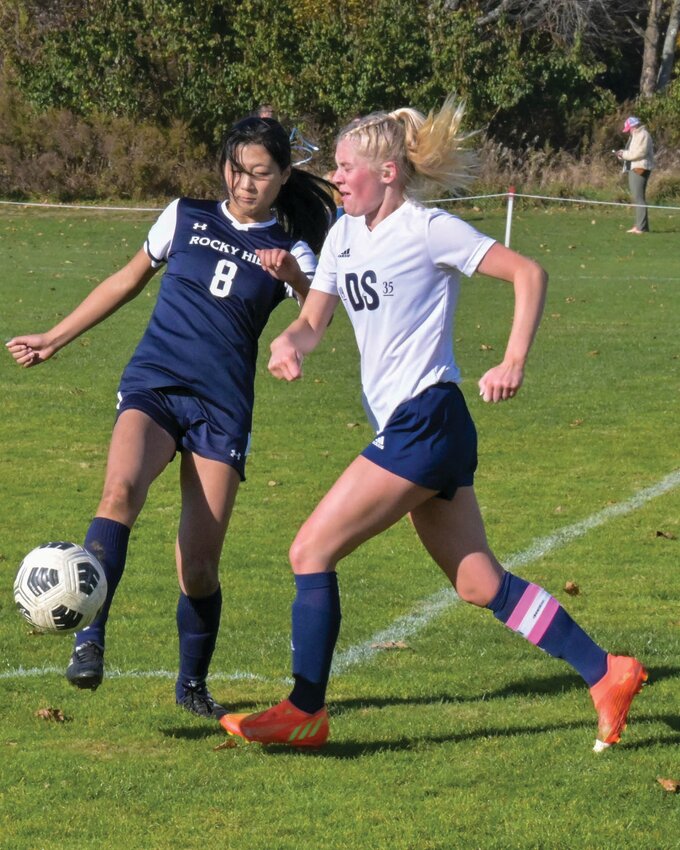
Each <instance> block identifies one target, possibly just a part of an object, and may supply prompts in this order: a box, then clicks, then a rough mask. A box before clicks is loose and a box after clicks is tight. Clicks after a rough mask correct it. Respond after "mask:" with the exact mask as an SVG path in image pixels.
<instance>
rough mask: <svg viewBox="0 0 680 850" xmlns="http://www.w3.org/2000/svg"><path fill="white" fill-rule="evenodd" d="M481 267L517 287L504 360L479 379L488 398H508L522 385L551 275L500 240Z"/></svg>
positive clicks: (485, 397) (489, 399)
mask: <svg viewBox="0 0 680 850" xmlns="http://www.w3.org/2000/svg"><path fill="white" fill-rule="evenodd" d="M477 271H478V272H480V273H481V274H485V275H489V276H490V277H496V278H499V279H500V280H507V281H509V282H510V283H512V284H513V286H514V289H515V311H514V316H513V320H512V328H511V329H510V336H509V338H508V344H507V346H506V349H505V355H504V357H503V361H502V362H501V363H499V364H498V365H497V366H494V367H493V368H491V369H489V371H488V372H486V373H485V374H484V375H482V377H481V379H480V381H479V394H480V395H481V396H482V398H483V399H484V401H492V402H498V401H505V400H506V399H509V398H513V396H515V394H516V393H517V391H518V390H519V388H520V387H521V386H522V381H523V380H524V366H525V364H526V360H527V357H528V355H529V349H530V348H531V345H532V343H533V341H534V337H535V335H536V331H537V330H538V325H539V323H540V321H541V316H542V315H543V306H544V304H545V294H546V289H547V285H548V275H547V273H546V272H545V270H544V269H543V268H542V267H541V266H539V264H538V263H536V262H534V260H530V259H529V258H528V257H523V256H522V255H521V254H517V253H516V252H515V251H511V250H510V249H509V248H505V247H504V246H503V245H500V244H498V243H497V244H495V245H493V246H492V247H491V248H490V249H489V251H488V252H487V253H486V255H485V256H484V258H483V260H482V262H481V263H480V264H479V267H478V268H477Z"/></svg>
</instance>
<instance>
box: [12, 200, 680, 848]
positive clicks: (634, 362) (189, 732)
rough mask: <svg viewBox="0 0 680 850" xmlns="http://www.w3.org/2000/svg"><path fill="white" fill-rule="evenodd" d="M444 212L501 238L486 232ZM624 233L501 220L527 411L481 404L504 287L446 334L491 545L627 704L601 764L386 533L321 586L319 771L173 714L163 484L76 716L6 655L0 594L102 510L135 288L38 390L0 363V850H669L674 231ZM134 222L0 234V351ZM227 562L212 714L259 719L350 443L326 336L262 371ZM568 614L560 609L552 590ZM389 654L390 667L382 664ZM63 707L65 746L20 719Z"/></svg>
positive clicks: (552, 677)
mask: <svg viewBox="0 0 680 850" xmlns="http://www.w3.org/2000/svg"><path fill="white" fill-rule="evenodd" d="M462 214H463V217H464V218H466V219H468V220H470V221H471V222H472V223H474V224H475V225H476V226H477V227H479V228H480V229H482V230H485V231H486V232H489V233H491V234H492V235H495V236H498V237H501V238H502V236H503V233H504V225H505V222H504V212H503V211H502V210H494V209H489V210H479V209H470V208H468V209H467V210H465V211H464V212H463V213H462ZM630 217H631V216H630V212H629V211H628V210H623V211H621V210H616V211H614V212H610V211H605V210H603V209H602V208H598V209H596V210H595V211H593V209H587V208H585V209H574V208H570V209H558V208H555V207H547V208H545V209H524V208H522V207H521V206H519V207H518V208H517V211H516V216H515V220H514V224H513V247H516V248H517V249H518V250H520V251H522V252H524V253H527V254H530V255H532V256H534V257H536V258H537V259H539V260H540V261H541V262H542V263H543V264H544V265H545V266H546V268H547V269H548V271H549V272H550V275H551V283H550V294H549V299H548V304H547V308H546V314H545V319H544V322H543V325H542V328H541V330H540V332H539V336H538V338H537V342H536V345H535V349H534V352H533V355H532V358H531V360H530V364H529V368H528V373H527V379H526V384H525V386H524V388H523V390H522V392H521V393H520V394H519V396H518V397H517V398H516V399H515V400H514V401H512V402H511V403H508V404H504V405H500V406H491V405H484V404H483V403H482V402H481V401H480V399H479V398H478V397H477V392H476V380H477V378H478V377H479V376H480V375H481V374H482V373H483V371H484V370H485V369H486V368H488V366H489V365H491V364H492V363H493V362H494V361H496V360H497V359H499V358H500V357H501V356H502V350H503V346H504V342H505V338H506V334H507V330H508V327H509V321H510V311H511V307H512V299H511V292H510V288H509V287H507V286H504V285H503V284H500V283H497V282H495V281H489V280H485V279H482V278H479V279H474V280H473V281H472V282H465V283H464V288H463V296H462V303H461V306H460V309H459V314H458V322H457V328H456V347H457V355H458V359H459V361H460V363H461V366H462V369H463V372H464V376H465V380H464V382H463V385H462V387H463V390H464V392H465V394H466V397H467V399H468V403H469V405H470V407H471V410H472V413H473V416H474V417H475V420H476V423H477V427H478V430H479V432H480V469H479V472H478V478H477V492H478V496H479V499H480V503H481V504H482V507H483V510H484V513H485V517H486V520H487V524H488V534H489V538H490V541H491V543H492V545H493V547H494V548H495V550H496V551H497V553H498V554H499V556H500V557H501V558H503V559H505V560H506V562H508V563H509V564H511V565H513V568H514V569H515V570H516V571H517V572H519V573H520V574H522V575H524V576H525V577H526V578H529V579H531V580H534V581H537V582H539V583H540V584H542V585H544V586H545V587H547V588H548V589H549V590H550V591H551V592H552V593H554V595H555V596H557V597H558V599H560V601H562V602H563V603H564V604H565V605H566V607H567V608H568V610H570V612H571V613H572V614H573V615H574V616H575V617H576V619H577V620H578V621H579V622H580V623H581V624H582V625H583V626H584V627H585V628H586V629H587V630H589V631H590V633H591V634H592V635H593V637H594V638H595V639H596V640H598V641H599V642H600V643H601V644H602V645H604V646H605V647H607V648H608V649H610V650H611V651H615V652H625V653H632V654H636V655H637V656H638V657H640V658H641V659H642V660H643V661H644V663H645V664H646V665H647V666H648V668H649V672H650V682H649V684H648V686H647V687H646V688H645V689H644V691H643V693H642V694H641V696H640V697H639V698H638V699H637V700H636V702H635V703H634V706H633V709H632V712H631V718H630V725H629V729H628V731H627V733H626V734H625V736H624V739H623V741H622V743H621V744H620V745H619V746H617V747H615V748H613V749H612V750H610V751H608V752H606V753H604V754H602V755H595V754H594V753H592V752H591V747H592V744H593V740H594V734H595V715H594V711H593V709H592V705H591V702H590V698H589V695H588V692H587V690H586V688H585V686H584V685H583V683H582V682H581V680H580V679H579V677H578V676H577V675H576V674H574V673H573V672H572V670H571V668H569V667H567V666H566V665H565V664H564V663H562V662H560V661H555V660H552V659H550V658H548V657H547V656H545V655H543V654H542V653H541V652H539V651H538V650H536V649H535V648H534V647H532V646H530V645H528V644H527V643H526V642H524V641H523V640H521V639H520V638H518V637H517V636H516V635H513V634H511V633H510V632H509V631H507V630H506V629H504V628H502V627H501V626H500V625H499V624H498V623H497V622H496V621H495V620H494V619H493V617H491V615H490V614H489V613H488V612H486V611H479V610H476V609H473V608H471V607H466V606H464V605H463V604H457V603H456V601H455V598H453V597H452V596H450V595H448V594H446V593H445V592H444V588H445V583H444V581H443V578H442V576H441V575H440V574H439V573H438V571H437V570H436V568H435V567H434V566H433V565H432V563H431V562H430V561H429V559H428V557H427V555H426V554H425V553H424V551H423V550H422V549H421V548H420V547H419V545H418V543H417V541H416V539H415V536H414V534H413V532H412V530H411V528H410V526H409V524H408V522H407V521H403V522H401V523H399V524H398V525H397V526H396V527H394V528H393V529H391V530H390V531H389V532H387V533H386V534H384V535H383V536H382V537H380V538H379V539H377V540H374V541H371V542H370V543H369V544H367V545H366V546H364V547H363V548H362V549H360V550H359V551H358V552H356V553H354V554H353V555H352V556H351V557H349V558H348V559H347V560H346V561H345V562H344V563H343V564H342V566H341V568H340V583H341V593H342V598H343V614H344V619H343V627H342V632H341V636H340V641H339V645H338V650H337V655H336V675H335V676H334V678H333V679H332V681H331V686H330V689H329V707H330V711H331V715H332V719H331V733H332V739H331V741H330V743H329V745H328V746H327V747H326V748H325V749H323V750H321V751H319V752H308V753H305V752H302V753H301V752H295V751H289V750H285V749H281V748H269V749H262V748H260V747H258V746H256V745H254V746H245V745H244V746H236V747H234V748H229V749H216V747H218V745H220V744H221V743H223V741H224V740H225V736H224V735H223V733H222V731H221V729H220V728H219V727H218V726H217V725H216V724H215V725H213V724H211V723H207V722H206V721H201V720H199V719H195V718H193V717H191V716H190V715H188V714H186V713H184V712H181V711H180V710H179V709H176V708H175V706H174V687H173V685H174V671H175V669H176V664H177V658H176V655H177V649H176V633H175V624H174V616H175V614H174V611H175V604H176V598H177V590H176V582H175V578H174V565H173V542H174V533H175V524H176V519H177V513H178V507H177V503H178V495H177V464H173V465H172V466H171V467H170V468H169V469H168V470H167V471H166V473H165V474H164V475H163V476H162V478H161V479H160V480H159V481H158V482H157V484H156V485H155V486H154V488H153V490H152V492H151V495H150V498H149V501H148V503H147V506H146V508H145V510H144V512H143V513H142V516H141V518H140V520H139V523H138V525H137V526H136V527H135V530H134V532H133V537H132V542H131V549H130V557H129V561H128V570H127V573H126V577H125V580H124V581H123V583H122V585H121V588H120V590H119V593H118V595H117V597H116V601H115V603H114V607H113V615H112V619H111V621H110V625H109V629H108V646H107V678H106V680H105V682H104V685H103V686H102V687H101V688H100V689H99V690H98V691H97V692H96V693H89V692H85V693H81V692H78V691H76V690H74V689H73V688H71V687H70V686H68V684H67V683H66V682H65V680H64V678H63V669H64V667H65V663H66V661H67V659H68V655H69V654H70V647H71V641H70V639H69V638H53V637H49V636H39V635H34V634H29V632H28V629H27V626H26V625H25V624H24V622H23V621H22V619H21V618H20V617H19V616H18V614H17V613H16V611H15V608H14V603H13V600H12V592H11V588H12V581H13V578H14V573H15V571H16V568H17V565H18V563H19V561H20V560H21V558H22V556H23V555H24V554H25V553H26V552H27V551H28V550H29V549H31V548H32V547H33V546H35V545H37V544H39V543H41V542H44V541H45V540H48V539H58V538H62V539H74V540H81V539H82V537H83V536H84V534H85V531H86V528H87V525H88V523H89V520H90V517H91V514H92V511H93V510H94V508H95V506H96V504H97V501H98V497H99V490H100V487H101V482H102V476H103V467H104V463H105V458H106V449H107V444H108V438H109V434H110V428H111V424H112V419H113V408H114V403H115V391H116V388H117V382H118V378H119V375H120V372H121V370H122V368H123V366H124V364H125V362H126V360H127V359H128V357H129V355H130V353H131V351H132V349H133V346H134V344H135V342H136V340H137V338H138V337H139V335H140V333H141V331H142V329H143V327H144V325H145V322H146V320H147V317H148V315H149V311H150V308H151V304H152V300H153V296H154V294H155V291H156V286H157V283H156V282H152V284H151V285H150V287H149V293H148V295H147V294H146V293H145V294H143V295H142V296H141V297H140V298H138V299H137V300H136V301H135V302H133V303H132V304H130V305H128V306H127V307H125V308H123V310H122V311H121V312H119V313H118V314H116V315H115V316H114V317H112V318H111V319H110V320H108V321H107V322H106V323H104V324H103V325H101V326H100V327H98V328H96V329H94V330H92V331H91V332H89V333H87V334H86V335H85V336H84V337H82V338H81V339H80V340H78V341H76V342H75V343H73V344H72V346H71V347H70V348H67V349H65V350H64V351H62V352H61V353H60V354H59V356H58V357H56V358H55V359H54V360H52V361H51V362H50V363H48V364H46V365H44V366H41V367H39V368H36V369H31V370H25V371H23V370H19V369H18V368H17V367H16V366H15V364H14V363H13V361H12V360H11V358H10V357H9V356H8V355H7V354H4V355H3V357H2V358H0V392H1V393H2V396H1V397H2V417H1V418H0V446H1V448H0V517H1V526H0V589H1V592H0V718H1V721H0V723H1V726H0V753H1V755H0V758H1V760H2V767H1V768H0V848H2V850H5V848H7V850H9V848H12V850H40V848H46V850H72V848H95V847H97V848H112V850H119V848H125V850H137V848H139V850H142V849H143V850H165V848H172V847H185V848H229V850H318V848H321V850H340V848H343V849H344V848H351V850H364V849H365V850H383V848H384V850H388V848H389V850H407V848H408V850H435V849H436V850H449V848H466V849H467V848H484V850H486V849H487V848H489V849H490V848H498V850H501V848H504V849H505V850H507V848H522V850H527V848H536V850H538V848H541V850H543V848H545V850H553V848H554V849H555V850H557V848H564V849H565V850H577V849H579V850H580V848H585V849H586V850H591V848H612V850H613V848H636V850H637V849H638V848H642V850H672V848H678V847H680V794H673V793H670V792H668V791H665V790H664V789H663V788H662V786H661V785H660V784H659V782H658V781H657V780H658V778H659V777H661V778H670V779H675V780H680V757H679V756H678V752H679V749H678V744H680V711H679V709H678V705H679V704H680V660H679V649H680V608H679V606H678V602H679V600H680V571H679V569H678V567H679V554H680V524H679V521H678V517H679V515H680V471H679V468H680V451H679V447H680V416H679V415H678V389H679V380H678V379H679V375H680V343H679V342H678V325H679V318H680V298H679V294H678V293H679V292H680V271H679V270H678V262H677V256H678V249H677V246H678V234H679V233H680V215H679V214H677V213H675V214H672V213H666V214H665V215H662V214H661V213H659V212H658V211H657V212H655V213H654V214H653V215H652V225H653V227H654V232H653V233H652V234H650V235H649V236H645V237H634V236H629V235H627V234H626V233H625V230H626V228H627V227H629V226H630V221H629V219H630ZM152 218H153V217H152V216H150V215H148V214H129V215H122V214H114V213H97V212H83V211H72V212H64V211H56V212H55V211H51V212H42V211H37V210H20V209H12V210H10V211H7V210H0V256H2V260H3V269H4V272H3V275H2V277H1V278H0V304H1V306H0V332H1V334H2V337H3V339H7V338H9V337H10V336H12V335H15V334H18V333H21V332H33V331H38V330H43V329H45V328H46V327H48V326H50V325H52V324H53V323H54V322H55V321H56V320H57V319H58V317H60V316H62V315H64V314H65V313H66V312H68V311H69V310H70V309H71V308H72V307H73V306H74V305H75V304H76V303H77V302H78V301H79V300H80V299H81V298H82V297H83V295H84V294H85V293H86V292H87V291H88V290H89V289H90V288H91V287H92V286H93V285H94V284H95V283H96V282H97V281H98V280H99V279H101V278H102V277H103V276H105V275H106V274H108V273H109V272H110V271H112V270H113V269H114V268H116V267H117V266H118V265H120V264H122V263H123V262H124V261H125V260H126V259H127V258H128V257H129V256H130V255H131V254H132V253H133V252H134V251H135V250H136V249H137V248H138V246H139V245H140V244H141V243H142V241H143V239H144V236H145V234H146V230H147V228H148V226H149V223H150V221H151V220H152ZM292 315H293V309H292V305H290V304H286V305H284V306H282V307H281V308H280V309H279V310H278V311H277V314H276V315H275V316H274V317H273V319H272V321H271V323H270V326H269V327H268V329H267V332H266V335H265V338H264V339H263V341H262V357H261V362H260V368H259V374H258V385H257V406H256V415H255V427H254V438H253V451H252V454H251V457H250V460H249V463H248V481H247V483H246V484H245V485H244V486H243V487H242V489H241V492H240V494H239V497H238V502H237V507H236V511H235V515H234V518H233V520H232V525H231V528H230V531H229V535H228V539H227V545H226V547H225V551H224V555H223V565H222V583H223V592H224V599H225V605H224V613H223V624H222V631H221V634H220V640H219V643H218V647H217V652H216V656H215V659H214V663H213V676H212V679H211V689H212V691H213V693H214V694H215V696H216V697H217V698H219V699H220V701H222V702H225V703H227V704H228V705H229V706H230V707H232V708H234V709H235V710H250V709H252V710H256V709H258V708H261V707H265V706H267V705H269V704H271V703H272V702H274V701H277V700H279V699H280V698H282V697H283V696H285V695H286V694H287V689H288V683H287V676H288V669H289V617H290V602H291V599H292V578H291V576H290V572H289V569H288V566H287V557H286V554H287V549H288V546H289V544H290V542H291V540H292V537H293V535H294V533H295V530H296V528H297V527H298V525H299V524H300V522H301V521H302V520H303V519H304V517H305V516H306V515H307V514H308V512H309V511H310V509H311V508H312V507H313V506H314V504H315V503H316V500H317V499H318V498H319V497H320V496H321V494H322V493H323V492H324V491H325V490H326V489H327V487H328V486H329V484H330V483H331V482H332V481H333V480H334V478H335V477H336V476H337V475H338V474H339V472H340V471H341V470H342V469H343V467H344V466H345V465H346V463H347V462H348V461H349V460H350V459H351V458H352V457H354V455H355V454H356V453H357V452H358V451H359V450H360V449H361V448H363V446H364V445H365V444H366V443H367V442H368V441H369V440H370V439H371V434H370V432H369V428H368V426H367V424H366V421H365V419H364V415H363V412H362V410H361V406H360V401H359V387H358V375H357V356H356V351H355V347H354V342H353V340H352V338H351V334H350V331H349V326H348V323H347V321H346V318H345V316H344V315H342V314H338V316H337V318H336V321H335V322H334V324H333V325H332V327H331V329H330V330H329V333H328V335H327V338H326V340H325V341H324V342H323V344H322V347H321V348H320V350H319V351H318V353H316V354H315V355H313V356H312V357H310V358H308V360H307V362H306V373H305V379H304V381H302V382H299V383H297V384H295V385H284V384H282V383H279V382H277V381H275V380H274V379H272V378H270V377H269V376H268V374H267V372H266V354H267V349H268V341H269V339H271V337H272V336H273V335H274V334H275V333H276V332H277V330H279V329H280V328H281V327H283V326H284V325H285V324H286V323H287V322H288V321H289V320H290V319H291V317H292ZM568 581H571V582H576V583H577V584H578V586H579V588H580V593H579V594H578V595H576V596H570V595H567V593H566V592H565V590H564V588H565V584H566V582H568ZM390 641H391V642H393V643H394V644H395V646H394V648H391V649H387V648H381V646H380V645H382V646H383V647H385V646H389V645H390ZM44 707H54V708H58V709H60V710H61V711H62V712H63V714H64V716H65V722H63V723H58V722H47V721H45V720H42V719H40V718H38V717H37V716H36V711H38V710H39V709H41V708H44Z"/></svg>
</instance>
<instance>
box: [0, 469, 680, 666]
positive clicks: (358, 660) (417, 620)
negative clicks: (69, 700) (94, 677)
mask: <svg viewBox="0 0 680 850" xmlns="http://www.w3.org/2000/svg"><path fill="white" fill-rule="evenodd" d="M678 485H680V470H676V471H675V472H672V473H670V475H667V476H666V477H665V478H662V479H661V480H660V481H658V482H657V483H656V484H653V485H652V486H651V487H647V488H645V489H644V490H640V491H639V492H638V493H636V494H635V495H634V496H631V498H630V499H627V500H626V501H625V502H620V503H619V504H616V505H610V506H609V507H607V508H604V509H603V510H601V511H598V512H597V513H595V514H592V515H591V516H589V517H586V518H585V519H583V520H581V521H580V522H577V523H574V524H573V525H568V526H566V527H565V528H562V529H560V530H559V531H556V532H555V533H554V534H549V535H548V536H547V537H539V538H537V539H536V540H534V541H533V543H532V544H531V545H530V546H529V547H527V548H526V549H524V550H523V551H522V552H518V553H517V554H515V555H511V556H510V557H509V558H507V559H506V560H505V566H506V567H507V568H508V569H511V570H512V569H516V568H518V567H524V566H526V565H527V564H531V563H534V562H535V561H538V560H539V559H540V558H542V557H544V556H545V555H547V554H548V553H549V552H553V551H555V550H556V549H560V548H561V547H562V546H566V545H567V544H569V543H571V542H572V541H573V540H577V539H578V538H579V537H584V536H585V535H586V534H587V533H588V532H589V531H591V530H592V529H594V528H598V527H599V526H601V525H604V524H605V523H607V522H609V521H610V520H612V519H616V518H617V517H621V516H626V515H627V514H630V513H633V512H634V511H636V510H638V509H639V508H641V507H643V505H645V504H646V503H647V502H649V501H651V500H652V499H656V498H657V497H658V496H663V495H664V494H665V493H668V492H670V491H671V490H674V489H675V488H676V487H677V486H678ZM458 601H459V597H458V595H457V594H456V593H455V591H454V590H453V589H451V588H445V589H443V590H439V591H437V593H434V594H432V595H431V596H429V597H428V598H427V599H424V600H422V601H421V602H419V603H418V604H417V605H416V607H415V609H414V610H413V611H411V612H410V613H408V614H406V615H405V616H403V617H399V618H398V619H397V620H395V621H394V622H393V623H392V624H391V625H390V626H388V627H387V628H386V629H383V630H382V631H379V632H376V633H375V634H374V635H373V636H372V637H370V638H369V639H368V640H366V641H364V642H363V643H359V644H356V645H355V646H351V647H349V648H348V649H346V650H344V651H343V652H340V653H338V654H337V655H336V656H335V660H334V662H333V670H332V673H333V675H335V676H338V675H341V674H342V673H346V672H347V671H348V670H350V669H351V668H352V667H356V666H357V665H359V664H365V663H367V662H369V661H370V660H371V659H372V658H373V657H374V656H375V655H377V654H378V653H380V652H382V651H383V649H381V644H386V643H391V642H396V641H404V640H406V639H408V638H412V637H413V636H414V635H416V634H417V633H418V632H420V631H422V630H423V629H424V628H426V627H427V626H428V625H429V624H430V623H431V622H432V621H433V620H434V619H435V618H436V617H437V616H439V614H441V613H442V612H443V611H445V610H447V609H448V608H450V607H451V606H453V605H455V604H456V603H457V602H458ZM63 672H64V668H63V667H54V666H50V667H30V668H23V667H19V668H15V669H10V670H3V671H0V680H1V679H22V678H30V677H34V676H43V675H45V674H47V673H58V674H60V675H61V674H63ZM106 675H107V677H110V678H122V679H133V678H149V679H151V678H157V679H174V678H175V677H176V675H177V674H176V673H175V672H174V671H173V672H171V671H169V670H149V671H142V670H127V671H125V670H109V669H107V671H106ZM210 678H211V680H223V681H225V680H226V681H241V680H250V681H259V682H271V681H274V680H272V679H269V678H268V677H266V676H259V675H257V674H256V673H249V672H243V671H234V672H232V673H219V672H217V673H211V674H210ZM276 681H279V682H280V681H284V680H282V679H278V680H276ZM286 681H287V680H286Z"/></svg>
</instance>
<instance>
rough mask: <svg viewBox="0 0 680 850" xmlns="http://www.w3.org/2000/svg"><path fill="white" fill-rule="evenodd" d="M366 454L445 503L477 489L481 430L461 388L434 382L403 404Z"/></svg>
mask: <svg viewBox="0 0 680 850" xmlns="http://www.w3.org/2000/svg"><path fill="white" fill-rule="evenodd" d="M361 454H362V455H363V457H365V458H367V459H368V460H370V461H372V462H373V463H375V464H377V465H378V466H381V467H382V468H383V469H387V470H388V471H389V472H393V473H394V474H395V475H399V476H400V477H401V478H406V479H407V480H408V481H412V482H413V483H414V484H418V485H420V486H421V487H427V488H428V489H430V490H436V491H437V495H438V496H440V497H441V498H442V499H452V498H453V497H454V495H455V493H456V490H457V489H458V487H470V486H472V484H473V482H474V474H475V470H476V469H477V430H476V428H475V424H474V422H473V421H472V417H471V416H470V412H469V411H468V408H467V405H466V403H465V398H464V397H463V393H462V392H461V391H460V388H459V387H458V385H457V384H452V383H441V384H434V385H433V386H431V387H428V388H427V389H426V390H423V392H422V393H420V394H419V395H417V396H416V397H415V398H411V399H409V400H408V401H405V402H403V403H402V404H400V405H399V407H397V409H396V410H395V411H394V413H393V414H392V415H391V416H390V418H389V421H388V422H387V425H386V426H385V427H384V428H383V430H382V431H380V432H379V433H378V434H376V437H375V439H374V440H373V442H372V443H371V444H370V445H368V446H367V447H366V448H365V449H364V450H363V452H362V453H361Z"/></svg>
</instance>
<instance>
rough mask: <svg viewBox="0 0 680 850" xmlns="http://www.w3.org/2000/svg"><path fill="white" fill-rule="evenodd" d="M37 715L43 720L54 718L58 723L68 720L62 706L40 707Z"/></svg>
mask: <svg viewBox="0 0 680 850" xmlns="http://www.w3.org/2000/svg"><path fill="white" fill-rule="evenodd" d="M35 716H36V717H39V718H40V719H41V720H54V721H55V722H56V723H63V722H64V721H65V720H66V718H65V717H64V712H63V711H62V710H61V709H60V708H39V709H38V710H37V711H36V713H35Z"/></svg>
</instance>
